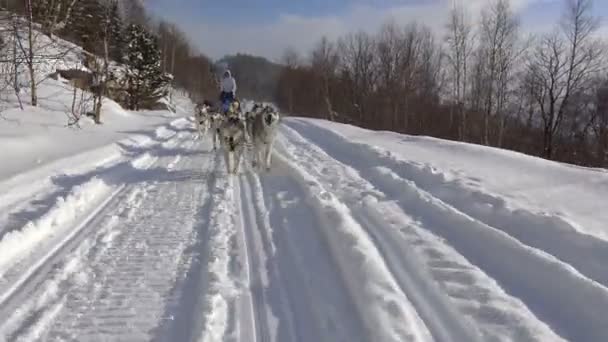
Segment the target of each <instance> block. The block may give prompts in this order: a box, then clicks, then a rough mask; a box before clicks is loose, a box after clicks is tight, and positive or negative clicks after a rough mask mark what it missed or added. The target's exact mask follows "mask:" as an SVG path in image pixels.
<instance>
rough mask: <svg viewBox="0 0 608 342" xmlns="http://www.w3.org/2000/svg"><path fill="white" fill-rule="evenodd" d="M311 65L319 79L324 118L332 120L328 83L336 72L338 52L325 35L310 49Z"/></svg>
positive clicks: (332, 111) (332, 110) (332, 113)
mask: <svg viewBox="0 0 608 342" xmlns="http://www.w3.org/2000/svg"><path fill="white" fill-rule="evenodd" d="M311 66H312V69H313V72H315V73H316V74H317V77H318V78H319V79H320V80H321V82H320V83H321V85H320V87H319V88H320V89H321V97H322V99H323V103H324V107H325V108H324V111H325V115H326V118H327V119H329V120H331V121H334V120H335V118H334V109H333V106H332V103H331V99H330V91H329V83H330V79H331V78H332V77H333V75H334V74H335V73H336V69H337V67H338V54H337V52H336V48H335V46H334V44H333V43H331V42H330V41H329V40H328V39H327V37H325V36H324V37H323V38H321V40H320V41H319V43H318V44H317V46H316V47H315V49H314V50H313V51H312V56H311Z"/></svg>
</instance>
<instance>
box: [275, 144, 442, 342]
mask: <svg viewBox="0 0 608 342" xmlns="http://www.w3.org/2000/svg"><path fill="white" fill-rule="evenodd" d="M276 160H278V161H279V163H283V165H286V166H287V167H288V168H289V170H290V174H292V175H294V176H295V177H294V179H296V180H297V181H298V183H299V184H300V186H301V187H302V188H303V189H306V190H305V191H306V201H307V203H309V204H310V205H311V206H312V207H313V208H314V210H315V213H316V215H317V217H318V218H319V220H320V222H321V225H322V227H325V229H322V232H323V234H324V238H325V240H326V241H327V243H328V245H329V246H330V250H331V251H332V254H333V256H334V260H335V261H336V264H337V265H338V269H339V272H340V273H341V275H342V276H343V277H344V283H345V284H347V286H348V292H349V295H350V297H351V298H352V299H353V301H354V303H355V305H356V307H357V310H358V314H359V315H360V317H361V318H362V320H363V322H364V325H365V328H366V335H367V336H368V339H369V340H372V341H430V340H432V336H431V334H430V332H429V330H428V328H427V326H426V325H425V323H424V322H423V321H422V320H421V318H420V317H419V316H418V313H417V312H416V310H415V308H414V307H413V306H412V304H411V302H410V301H409V300H408V298H407V295H406V294H405V293H403V291H402V290H401V289H400V288H399V285H398V282H397V281H396V279H395V278H394V276H393V275H392V274H391V272H390V271H389V269H388V266H387V265H386V263H385V260H383V258H382V256H381V253H380V252H379V251H378V249H377V248H375V246H374V245H373V242H372V241H371V240H370V239H369V237H368V236H367V234H366V233H365V231H364V229H363V227H361V225H360V224H359V223H358V222H357V221H356V220H355V219H354V218H353V216H352V214H351V211H350V210H349V208H348V207H347V205H345V204H344V203H343V202H341V201H340V200H339V199H338V198H337V197H336V196H335V195H334V194H333V193H332V192H331V191H329V190H328V189H327V188H326V186H325V185H323V184H321V183H320V182H319V181H318V180H317V179H316V178H315V177H313V176H312V175H310V174H309V173H308V172H307V171H304V169H303V168H300V167H297V166H294V165H293V164H292V163H290V162H289V159H288V158H287V157H285V156H283V155H281V154H279V155H277V156H276Z"/></svg>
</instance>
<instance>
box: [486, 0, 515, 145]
mask: <svg viewBox="0 0 608 342" xmlns="http://www.w3.org/2000/svg"><path fill="white" fill-rule="evenodd" d="M518 25H519V24H518V20H517V18H516V17H515V16H514V14H513V12H512V10H511V8H510V3H509V1H508V0H493V2H491V3H490V4H489V5H488V7H486V8H484V10H483V11H482V19H481V30H480V37H481V39H480V47H479V49H480V56H481V58H482V62H483V63H482V67H483V73H482V75H483V78H482V80H483V88H485V93H484V97H485V103H484V108H483V114H484V115H483V116H484V117H483V136H482V142H483V143H484V144H485V145H490V132H491V127H490V119H491V118H492V116H496V119H497V120H493V121H497V122H499V131H500V133H499V134H498V135H502V128H503V127H504V122H505V117H504V115H505V105H506V103H507V95H508V91H509V89H508V87H509V82H510V81H511V73H512V67H513V62H514V61H515V58H516V57H517V53H516V52H515V49H516V43H517V40H518V33H517V29H518ZM497 133H498V132H497ZM501 140H502V139H499V141H501Z"/></svg>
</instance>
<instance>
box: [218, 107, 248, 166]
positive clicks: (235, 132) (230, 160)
mask: <svg viewBox="0 0 608 342" xmlns="http://www.w3.org/2000/svg"><path fill="white" fill-rule="evenodd" d="M219 134H220V141H221V144H222V147H223V149H224V160H225V162H226V169H227V171H228V173H229V174H230V173H232V174H237V173H238V172H239V164H240V162H241V157H242V155H243V150H244V148H245V143H246V128H245V122H244V121H243V120H242V119H241V118H240V117H239V116H238V115H229V116H228V117H227V118H226V119H225V121H224V122H223V123H222V125H221V126H220V128H219Z"/></svg>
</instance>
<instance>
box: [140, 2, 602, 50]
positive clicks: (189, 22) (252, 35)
mask: <svg viewBox="0 0 608 342" xmlns="http://www.w3.org/2000/svg"><path fill="white" fill-rule="evenodd" d="M452 1H460V2H462V3H463V4H464V5H465V6H466V7H468V9H469V13H470V14H471V16H472V19H473V20H475V19H476V18H477V16H478V15H477V13H478V12H479V9H480V8H481V7H482V6H483V5H484V4H486V3H487V1H489V0H295V1H294V0H215V1H210V0H145V4H146V6H147V7H148V8H149V9H150V10H151V11H152V12H153V13H154V14H155V15H156V16H159V17H164V18H167V19H170V20H171V21H173V22H174V23H176V24H177V25H178V26H180V27H181V28H182V29H183V30H184V31H185V32H186V33H187V34H188V35H189V36H190V38H191V39H192V41H193V42H194V43H195V44H196V45H197V46H198V47H199V48H200V50H201V51H203V52H205V53H206V54H208V55H209V56H211V57H213V58H219V57H221V56H223V55H224V54H230V53H235V52H248V53H253V54H258V55H263V56H265V57H268V58H270V59H274V60H277V59H278V58H279V57H280V56H281V54H282V52H283V51H284V50H285V48H287V47H292V48H295V49H296V50H300V51H301V52H306V51H307V50H308V49H310V47H311V46H312V45H313V44H314V43H315V42H316V41H317V40H318V39H319V38H320V37H321V36H323V35H326V36H328V37H330V38H336V37H339V36H341V35H343V34H345V33H347V32H351V31H356V30H365V31H370V32H374V31H376V30H377V29H378V28H379V27H380V26H381V25H382V23H384V22H386V20H388V19H389V18H390V19H394V20H396V21H398V22H401V23H407V22H411V21H418V22H421V23H424V24H426V25H428V26H430V27H431V28H432V29H433V30H435V31H437V32H438V33H440V32H441V30H442V28H443V27H444V24H445V19H446V17H447V13H448V11H449V8H450V4H451V2H452ZM564 1H565V0H511V2H512V5H513V6H514V8H515V9H516V10H517V12H518V14H519V15H520V17H521V21H522V28H523V29H524V30H526V31H531V32H538V31H543V30H547V29H549V28H551V27H552V25H554V24H555V23H556V22H557V21H558V20H559V17H560V13H561V9H562V7H563V4H564ZM594 13H595V14H596V15H598V16H605V17H607V18H608V0H595V5H594ZM602 24H603V28H602V29H603V30H605V31H604V32H606V34H607V35H608V29H606V28H607V27H608V21H606V20H603V21H602Z"/></svg>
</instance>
